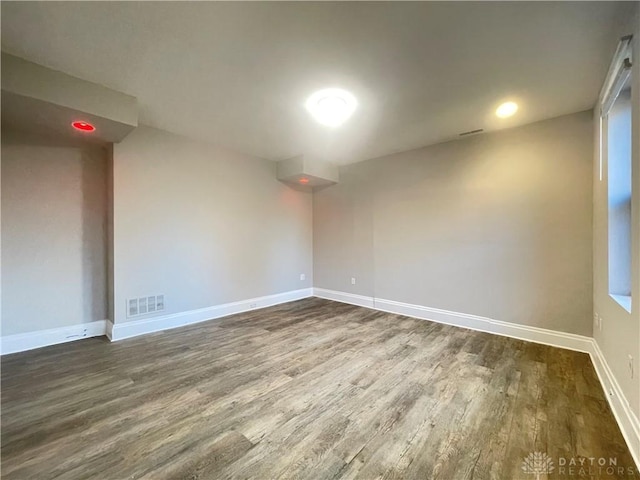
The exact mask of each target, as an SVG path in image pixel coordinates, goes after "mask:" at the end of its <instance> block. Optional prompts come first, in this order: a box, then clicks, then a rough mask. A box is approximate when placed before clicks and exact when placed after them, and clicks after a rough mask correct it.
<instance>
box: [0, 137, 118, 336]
mask: <svg viewBox="0 0 640 480" xmlns="http://www.w3.org/2000/svg"><path fill="white" fill-rule="evenodd" d="M106 165H107V164H106V156H105V152H104V151H103V150H101V149H100V148H97V147H94V148H77V147H73V146H65V145H59V144H55V142H50V141H48V140H46V139H42V138H33V137H30V138H26V137H24V136H20V135H15V134H12V133H10V132H6V131H3V132H2V262H3V270H2V295H3V296H2V300H3V301H2V335H12V334H17V333H25V332H33V331H38V330H46V329H49V328H56V327H63V326H68V325H76V324H80V323H86V322H91V321H95V320H104V319H105V318H107V311H106V309H107V301H106V290H107V286H106V283H107V278H106V234H105V228H106V172H107V170H106Z"/></svg>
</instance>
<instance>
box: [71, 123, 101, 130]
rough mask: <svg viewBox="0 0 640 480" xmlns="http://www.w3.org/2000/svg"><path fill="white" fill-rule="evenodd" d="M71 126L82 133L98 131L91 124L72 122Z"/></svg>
mask: <svg viewBox="0 0 640 480" xmlns="http://www.w3.org/2000/svg"><path fill="white" fill-rule="evenodd" d="M71 126H72V127H73V128H75V129H76V130H80V131H81V132H93V131H95V129H96V127H94V126H93V125H91V124H90V123H88V122H80V121H76V122H71Z"/></svg>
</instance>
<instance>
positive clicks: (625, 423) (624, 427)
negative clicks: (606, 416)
mask: <svg viewBox="0 0 640 480" xmlns="http://www.w3.org/2000/svg"><path fill="white" fill-rule="evenodd" d="M589 354H590V355H591V362H592V363H593V366H594V368H595V370H596V373H597V374H598V378H599V379H600V383H601V384H602V388H603V389H604V393H605V396H606V397H607V400H608V401H609V406H610V407H611V410H612V411H613V415H614V416H615V417H616V421H617V422H618V426H619V427H620V430H621V431H622V436H623V437H624V439H625V441H626V442H627V446H628V447H629V450H630V451H631V455H632V456H633V459H634V461H635V462H636V467H637V468H638V470H640V420H638V417H637V416H636V415H635V414H634V413H633V411H632V410H631V406H630V405H629V401H628V400H627V398H626V397H625V395H624V392H623V391H622V389H621V388H620V384H619V383H618V381H617V380H616V377H615V376H614V375H613V372H612V370H611V368H609V364H608V363H607V360H606V358H605V357H604V354H603V353H602V350H600V346H599V345H598V342H596V340H595V339H592V351H591V352H589Z"/></svg>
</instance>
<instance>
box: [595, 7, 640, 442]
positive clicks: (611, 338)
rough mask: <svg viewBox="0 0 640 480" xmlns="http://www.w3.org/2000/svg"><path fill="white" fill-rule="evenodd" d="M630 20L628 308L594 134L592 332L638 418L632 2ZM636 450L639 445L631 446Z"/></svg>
mask: <svg viewBox="0 0 640 480" xmlns="http://www.w3.org/2000/svg"><path fill="white" fill-rule="evenodd" d="M628 21H629V22H628V24H627V25H624V26H621V28H620V31H619V32H618V37H620V36H623V35H627V34H629V33H633V34H634V42H633V56H634V58H633V72H632V75H633V79H632V85H631V101H632V108H633V112H632V116H633V119H632V122H633V125H635V128H634V131H633V132H632V137H631V142H632V145H631V149H632V160H631V161H632V165H631V176H632V186H631V188H632V196H631V213H632V215H631V222H632V223H631V236H632V244H631V257H632V258H631V262H632V268H631V277H632V278H631V312H628V311H627V310H625V309H624V308H623V307H622V306H621V305H620V304H619V303H618V302H616V301H615V300H614V299H613V298H611V297H610V296H609V285H608V283H609V282H608V280H609V276H608V275H609V273H608V262H607V259H608V249H609V248H610V245H609V242H608V228H607V216H608V210H609V209H608V192H607V171H608V168H607V158H606V155H604V158H603V162H604V164H603V178H602V181H600V175H599V170H600V166H599V158H600V143H599V135H598V134H597V133H598V132H597V128H598V125H597V123H596V125H595V127H594V131H595V132H596V135H595V136H594V137H595V141H594V154H593V158H594V162H593V184H594V195H593V202H594V219H593V220H594V221H593V228H594V259H593V262H594V271H593V276H594V292H593V300H594V311H595V312H597V313H598V314H599V315H600V317H601V318H602V329H601V330H600V329H599V328H596V329H595V330H594V337H595V339H596V341H597V342H598V345H599V346H600V349H601V350H602V353H603V354H604V356H605V358H606V360H607V363H608V364H609V367H610V368H611V370H612V371H613V374H614V375H615V377H616V380H617V381H618V384H619V385H620V388H621V389H622V391H623V392H624V394H625V396H626V398H627V401H628V402H629V405H630V407H631V409H632V410H633V412H634V413H635V415H636V417H638V418H640V213H639V212H640V127H638V126H639V125H640V7H639V6H638V5H636V15H635V16H631V17H629V18H628ZM618 37H616V38H611V42H610V45H611V55H612V56H613V52H614V51H615V48H616V45H617V41H618ZM629 355H631V356H632V357H633V367H634V372H635V374H634V376H633V378H632V377H631V372H630V371H629V357H628V356H629ZM634 448H635V450H636V451H640V445H635V446H634Z"/></svg>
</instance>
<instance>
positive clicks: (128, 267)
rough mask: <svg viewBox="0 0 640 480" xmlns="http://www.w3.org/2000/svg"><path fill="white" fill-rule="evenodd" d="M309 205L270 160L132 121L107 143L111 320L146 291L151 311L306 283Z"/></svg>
mask: <svg viewBox="0 0 640 480" xmlns="http://www.w3.org/2000/svg"><path fill="white" fill-rule="evenodd" d="M311 213H312V197H311V193H310V192H300V191H296V190H294V189H292V188H290V187H287V186H286V185H284V184H283V183H281V182H278V181H277V179H276V164H275V163H274V162H270V161H266V160H262V159H258V158H254V157H248V156H244V155H240V154H237V153H233V152H230V151H227V150H223V149H219V148H216V147H213V146H211V145H208V144H203V143H198V142H194V141H192V140H188V139H186V138H184V137H181V136H177V135H173V134H170V133H168V132H164V131H162V130H157V129H153V128H149V127H139V128H137V129H136V130H135V131H134V132H133V133H131V134H130V135H129V136H128V137H127V138H126V139H125V140H124V141H123V142H122V143H120V144H115V145H114V147H113V221H114V223H113V248H114V257H113V258H114V265H113V270H114V273H113V275H114V315H115V317H114V320H115V323H116V324H117V323H120V322H127V321H130V320H138V319H139V318H140V317H135V318H127V310H126V302H127V299H129V298H135V297H140V296H145V295H155V294H164V295H165V311H164V312H162V313H159V312H157V313H156V316H157V315H167V314H179V313H181V312H188V311H192V310H196V309H202V308H208V307H211V306H215V305H220V304H224V303H229V302H235V301H240V300H246V299H250V298H256V297H260V296H266V295H272V294H276V293H281V292H287V291H292V290H298V289H302V288H309V287H311V286H312V274H313V271H312V221H311ZM301 274H304V275H305V276H306V278H305V280H300V275H301ZM147 317H152V316H150V315H147ZM147 317H143V318H147Z"/></svg>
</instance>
